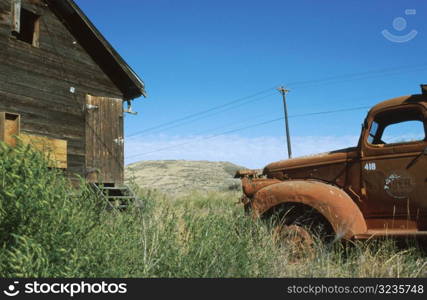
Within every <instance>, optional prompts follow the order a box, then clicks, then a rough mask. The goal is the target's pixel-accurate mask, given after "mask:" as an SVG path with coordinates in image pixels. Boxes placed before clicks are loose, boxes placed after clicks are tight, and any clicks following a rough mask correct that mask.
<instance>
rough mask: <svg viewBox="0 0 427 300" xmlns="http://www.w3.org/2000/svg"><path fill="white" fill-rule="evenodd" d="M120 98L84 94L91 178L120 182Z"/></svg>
mask: <svg viewBox="0 0 427 300" xmlns="http://www.w3.org/2000/svg"><path fill="white" fill-rule="evenodd" d="M122 103H123V101H122V100H121V99H114V98H107V97H94V96H90V95H87V96H86V107H85V111H86V124H85V125H86V174H87V179H88V180H89V181H90V182H97V183H118V184H120V183H122V182H123V175H124V170H123V155H124V151H123V144H124V143H123V106H122Z"/></svg>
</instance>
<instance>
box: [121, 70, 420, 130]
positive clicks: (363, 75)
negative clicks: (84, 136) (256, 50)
mask: <svg viewBox="0 0 427 300" xmlns="http://www.w3.org/2000/svg"><path fill="white" fill-rule="evenodd" d="M414 68H415V70H413V69H414ZM425 69H427V63H423V64H418V65H408V66H400V67H392V68H383V69H378V70H373V71H365V72H358V73H349V74H344V75H337V76H330V77H325V78H320V79H313V80H305V81H294V82H290V83H288V84H287V86H292V88H294V87H300V88H301V87H310V86H315V85H318V84H321V83H323V84H329V85H331V84H337V83H342V82H346V81H350V80H364V79H372V78H379V77H383V76H390V75H399V74H401V73H397V74H389V73H394V72H400V71H402V70H407V71H406V72H414V71H421V70H425ZM367 75H369V76H367ZM278 85H279V84H278ZM278 85H276V86H274V87H271V88H268V89H265V90H262V91H259V92H257V93H255V94H252V95H249V96H246V97H242V98H238V99H236V100H233V101H231V102H228V103H224V104H222V105H219V106H214V107H211V108H209V109H207V110H203V111H200V112H197V113H193V114H190V115H187V116H184V117H182V118H178V119H175V120H172V121H168V122H166V123H162V124H159V125H156V126H152V127H149V128H146V129H143V130H140V131H137V132H134V133H131V134H130V135H128V136H126V138H131V137H134V136H138V135H141V134H143V135H146V133H147V132H150V131H153V130H156V129H160V131H163V130H167V129H172V128H175V127H179V126H182V125H186V124H189V123H192V122H195V121H198V120H201V119H204V118H207V117H211V116H213V115H217V114H219V113H222V112H224V111H229V110H231V109H235V108H237V107H240V106H242V105H244V104H247V103H251V102H255V101H258V100H261V99H263V98H266V97H268V96H269V95H267V96H265V97H263V98H259V99H253V100H249V101H244V100H248V99H251V98H253V97H256V96H258V95H262V94H265V93H267V92H268V91H270V90H273V89H275V88H276V87H277V86H278ZM233 104H235V105H233ZM229 106H231V107H229ZM224 107H228V108H227V109H225V110H220V111H217V110H219V109H221V108H224ZM209 112H213V113H212V114H209V115H206V116H204V115H205V114H208V113H209ZM187 120H188V121H187ZM182 121H187V122H185V123H182ZM176 123H178V124H176ZM174 124H176V125H174ZM165 127H166V128H165ZM156 132H159V130H157V131H156Z"/></svg>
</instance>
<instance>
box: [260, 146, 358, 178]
mask: <svg viewBox="0 0 427 300" xmlns="http://www.w3.org/2000/svg"><path fill="white" fill-rule="evenodd" d="M356 157H357V147H351V148H345V149H340V150H336V151H331V152H326V153H320V154H315V155H309V156H303V157H298V158H293V159H287V160H281V161H277V162H273V163H271V164H268V165H267V166H265V168H264V170H263V174H264V175H267V176H268V177H274V176H273V174H274V173H277V172H282V171H288V170H297V169H303V168H304V169H305V168H309V169H310V167H318V166H319V167H320V166H327V165H331V164H337V163H346V162H347V160H348V159H350V158H356Z"/></svg>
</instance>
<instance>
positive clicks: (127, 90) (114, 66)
mask: <svg viewBox="0 0 427 300" xmlns="http://www.w3.org/2000/svg"><path fill="white" fill-rule="evenodd" d="M45 2H46V3H47V4H48V6H49V7H50V8H51V9H52V11H53V12H54V13H55V14H56V15H57V17H58V18H60V19H61V20H62V22H63V23H64V24H65V25H66V26H67V28H68V30H70V32H71V33H72V34H73V35H74V37H75V38H76V40H77V41H78V42H79V44H80V45H81V46H82V47H83V48H84V49H85V50H86V51H87V52H88V53H89V55H90V56H91V57H92V59H93V60H94V61H95V62H96V63H97V64H98V65H99V66H100V67H101V69H102V70H103V71H104V72H105V73H106V74H107V75H108V77H109V78H110V79H111V80H112V81H113V83H114V84H115V85H116V86H117V87H118V88H119V89H120V90H121V92H122V93H123V95H124V99H125V100H129V99H135V98H138V97H140V96H144V97H146V92H145V88H144V82H143V81H142V80H141V79H140V78H139V77H138V75H137V74H136V73H135V72H134V71H133V70H132V68H131V67H130V66H129V65H128V64H127V63H126V62H125V61H124V60H123V58H122V57H121V56H120V54H118V53H117V52H116V50H114V48H113V47H112V46H111V44H110V43H109V42H108V41H107V40H106V39H105V38H104V36H103V35H102V34H101V33H100V32H99V30H98V29H96V27H95V26H94V25H93V24H92V22H91V21H90V20H89V19H88V17H86V15H85V14H84V13H83V11H82V10H81V9H80V8H79V7H78V6H77V4H75V3H74V1H73V0H45Z"/></svg>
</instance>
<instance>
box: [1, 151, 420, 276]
mask: <svg viewBox="0 0 427 300" xmlns="http://www.w3.org/2000/svg"><path fill="white" fill-rule="evenodd" d="M0 147H1V148H0V185H1V186H0V246H1V252H0V276H1V277H211V278H217V277H426V276H427V259H426V256H425V254H423V253H422V252H421V250H420V249H418V247H417V245H416V244H415V243H411V244H410V245H409V246H407V247H405V248H398V247H397V246H396V245H395V243H394V241H392V240H383V241H369V242H366V243H355V244H352V245H347V246H344V245H342V244H341V243H336V244H333V245H323V244H321V243H320V242H319V243H317V245H316V248H315V254H314V255H309V256H306V257H304V256H301V255H297V256H296V255H295V254H293V253H292V252H291V251H290V249H291V246H292V245H287V244H282V245H278V244H277V243H275V242H274V239H273V238H272V235H271V233H270V229H269V226H268V224H265V223H263V222H261V221H258V220H253V219H251V218H249V217H247V216H246V215H245V214H244V213H243V210H242V207H241V206H240V205H238V204H236V203H237V199H238V196H239V193H240V192H238V191H201V192H191V193H189V194H183V195H181V196H176V197H169V196H167V195H166V194H161V193H159V192H155V191H154V192H153V191H150V190H148V189H141V190H139V195H140V196H141V199H142V200H143V201H144V202H143V203H144V207H143V208H142V209H139V208H130V209H128V210H126V211H123V212H120V211H115V210H107V209H105V203H103V202H102V201H101V200H100V199H98V198H97V197H96V196H95V195H94V194H93V193H92V192H91V191H90V190H88V189H87V188H85V186H84V185H81V187H80V189H79V190H78V191H76V190H74V189H72V188H70V187H69V185H68V184H67V181H66V179H64V178H63V177H62V175H61V174H60V173H59V172H57V171H49V170H47V168H46V161H45V160H44V158H43V156H42V155H40V154H38V153H36V152H33V151H32V150H31V149H29V148H26V147H22V146H20V147H17V148H14V149H10V148H8V147H6V146H5V145H4V144H0Z"/></svg>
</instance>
